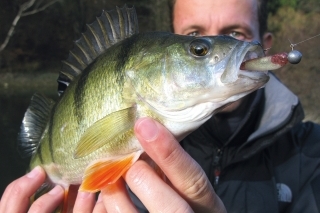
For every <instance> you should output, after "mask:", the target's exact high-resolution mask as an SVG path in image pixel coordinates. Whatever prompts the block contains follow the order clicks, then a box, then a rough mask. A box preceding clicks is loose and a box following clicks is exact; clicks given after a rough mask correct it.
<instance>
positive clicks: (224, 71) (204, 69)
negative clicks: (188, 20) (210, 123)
mask: <svg viewBox="0 0 320 213" xmlns="http://www.w3.org/2000/svg"><path fill="white" fill-rule="evenodd" d="M175 36H177V37H174V39H171V40H170V38H167V39H166V42H168V43H170V44H169V45H162V46H161V49H157V51H158V52H160V53H159V54H155V53H153V54H152V55H153V57H154V55H158V56H157V57H155V58H154V59H153V60H152V61H149V62H148V63H145V64H148V66H145V67H144V68H143V69H140V71H139V72H136V73H135V74H133V73H131V74H129V76H130V79H131V81H133V82H134V83H133V84H134V85H135V86H134V87H135V88H134V89H135V91H136V93H138V96H139V98H140V100H142V102H145V103H147V105H148V106H149V107H150V108H151V109H152V110H154V111H155V112H156V113H157V114H159V115H161V116H162V117H165V119H167V120H171V121H181V122H189V121H190V122H198V123H197V125H199V124H200V123H204V122H205V121H206V120H207V119H209V118H210V117H211V116H212V115H213V114H214V112H215V111H216V110H217V109H218V108H220V107H222V106H224V105H226V104H228V103H231V102H234V101H236V100H238V99H240V98H242V97H244V96H245V95H247V94H249V93H250V92H252V91H255V90H257V89H259V88H261V87H263V86H264V85H265V84H266V83H267V81H268V80H269V76H268V72H267V71H265V72H262V71H246V70H240V65H241V63H242V62H243V61H245V60H248V59H252V58H258V57H263V56H264V51H263V49H262V47H261V45H260V44H259V43H257V42H245V41H240V40H236V39H234V38H232V37H229V36H203V37H191V36H178V35H175ZM155 43H156V42H155ZM163 43H164V42H163ZM149 51H152V48H150V49H149ZM144 56H145V60H148V59H147V58H148V57H147V54H145V55H144ZM146 67H148V68H146Z"/></svg>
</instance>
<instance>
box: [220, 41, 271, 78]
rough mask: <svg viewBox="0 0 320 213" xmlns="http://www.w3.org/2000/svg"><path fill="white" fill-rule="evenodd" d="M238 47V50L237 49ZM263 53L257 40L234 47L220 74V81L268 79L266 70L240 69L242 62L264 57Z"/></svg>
mask: <svg viewBox="0 0 320 213" xmlns="http://www.w3.org/2000/svg"><path fill="white" fill-rule="evenodd" d="M239 49H240V51H239ZM264 56H265V53H264V51H263V48H262V46H261V45H260V43H258V42H250V43H248V42H245V43H244V44H240V45H239V46H238V48H235V49H234V51H233V53H232V54H231V57H230V59H229V62H228V64H227V66H226V69H225V71H224V72H223V74H222V75H221V82H222V83H224V84H229V83H234V82H235V81H237V80H238V79H239V78H249V79H252V80H255V81H260V80H261V81H265V80H268V79H269V77H268V71H267V70H266V71H254V70H244V69H241V68H242V67H241V64H243V62H245V61H248V60H251V59H255V58H261V57H264Z"/></svg>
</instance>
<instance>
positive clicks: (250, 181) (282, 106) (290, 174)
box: [134, 75, 320, 213]
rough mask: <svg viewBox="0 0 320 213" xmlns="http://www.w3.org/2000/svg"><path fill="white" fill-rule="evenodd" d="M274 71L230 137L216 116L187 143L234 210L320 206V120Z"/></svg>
mask: <svg viewBox="0 0 320 213" xmlns="http://www.w3.org/2000/svg"><path fill="white" fill-rule="evenodd" d="M270 77H271V78H270V81H269V82H268V83H267V85H266V86H265V88H264V89H263V90H261V91H264V92H260V93H262V97H260V98H258V99H257V96H258V95H255V98H254V99H253V100H251V102H255V100H258V101H256V102H257V103H255V104H252V105H250V106H249V109H250V110H246V113H245V115H243V116H242V117H241V120H242V121H243V120H244V121H243V122H240V125H239V126H238V127H237V128H235V129H233V130H232V132H233V135H231V137H230V135H229V136H228V138H229V139H228V140H227V142H225V141H224V137H223V133H224V130H223V129H220V130H216V129H215V128H217V129H219V125H218V124H219V122H220V121H219V118H218V117H217V116H215V117H213V118H211V119H210V120H209V121H207V122H206V123H205V124H204V125H202V126H201V127H200V128H199V129H198V130H196V131H194V132H193V133H191V134H190V135H189V136H188V137H186V138H185V139H184V140H183V141H182V142H181V145H182V146H183V148H184V149H185V150H186V151H187V152H188V153H189V154H190V155H191V156H192V157H193V158H194V159H195V160H196V161H197V162H198V163H199V164H200V165H201V166H202V168H203V170H204V171H205V172H206V174H207V176H208V178H209V180H210V181H211V183H212V185H213V186H214V188H215V191H216V193H217V194H218V196H219V197H220V198H221V199H222V201H223V203H224V205H225V206H226V209H227V212H228V213H232V212H237V213H241V212H257V213H273V212H290V213H293V212H299V213H302V212H308V213H313V212H320V126H319V125H317V124H314V123H311V122H306V123H303V122H302V119H303V110H302V107H301V105H300V103H299V100H298V98H297V96H295V95H294V94H293V93H292V92H291V91H290V90H288V89H287V88H286V87H285V86H284V85H283V84H281V83H280V82H279V81H278V80H277V79H276V78H275V77H274V76H273V75H271V76H270ZM258 93H259V92H258ZM260 96H261V94H260ZM261 100H264V101H261ZM217 120H218V121H219V122H218V123H217V122H215V121H217ZM223 125H225V124H222V126H223ZM229 126H230V125H229ZM210 128H211V129H210ZM218 131H219V132H218ZM212 132H216V134H212ZM220 132H221V135H222V136H221V138H219V136H217V135H219V134H218V133H220ZM225 134H226V135H227V134H228V131H226V132H225ZM134 199H135V203H137V205H138V206H141V204H139V203H138V201H137V200H136V198H134ZM141 212H144V211H142V210H141Z"/></svg>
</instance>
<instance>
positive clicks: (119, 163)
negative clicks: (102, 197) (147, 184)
mask: <svg viewBox="0 0 320 213" xmlns="http://www.w3.org/2000/svg"><path fill="white" fill-rule="evenodd" d="M140 155H141V151H138V152H134V153H131V154H129V155H125V156H121V157H119V158H116V159H108V160H99V161H97V162H95V163H94V164H92V165H91V166H89V167H88V168H87V169H86V171H85V174H84V179H83V182H82V184H81V186H80V189H79V190H80V191H87V192H97V191H100V190H101V189H103V188H105V187H106V186H108V185H110V184H114V183H115V182H116V181H117V180H118V179H119V178H120V177H121V176H122V175H123V174H124V173H125V172H126V171H127V170H128V169H129V168H130V167H131V166H132V165H133V163H134V162H135V161H136V160H137V159H138V158H139V156H140Z"/></svg>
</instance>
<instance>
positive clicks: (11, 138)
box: [0, 0, 320, 196]
mask: <svg viewBox="0 0 320 213" xmlns="http://www.w3.org/2000/svg"><path fill="white" fill-rule="evenodd" d="M27 3H33V4H32V6H30V7H29V8H28V9H26V10H25V11H22V9H21V8H26V6H27ZM124 4H127V5H128V6H132V5H134V6H135V8H136V11H137V14H138V20H139V26H140V32H146V31H170V18H169V11H168V4H167V0H1V1H0V45H3V46H2V47H3V50H1V49H0V196H1V195H2V192H3V190H4V189H5V187H6V186H7V185H8V184H9V183H10V182H11V181H12V180H14V179H16V178H18V177H20V176H21V175H23V174H24V173H25V169H26V167H27V165H28V162H29V159H21V158H20V157H19V156H18V154H17V152H16V151H15V150H16V138H17V134H18V131H19V128H20V124H21V121H22V118H23V115H24V112H25V110H26V109H27V107H28V105H29V100H30V98H31V96H32V94H33V93H35V92H41V93H43V94H45V95H47V96H49V97H51V98H52V99H57V92H56V91H57V82H56V79H57V77H58V73H59V70H60V68H61V60H64V59H66V58H67V56H68V52H69V50H70V49H72V47H73V41H74V40H76V39H78V38H79V37H80V35H81V32H84V31H85V30H86V24H87V23H92V22H93V21H94V20H95V17H97V16H100V14H101V12H102V10H112V9H114V8H115V6H119V7H122V6H123V5H124ZM269 9H270V13H269V23H268V25H269V31H271V32H273V33H274V36H275V44H274V46H273V47H272V48H271V50H270V54H273V53H277V52H289V51H290V50H291V49H290V42H289V40H290V41H291V42H292V43H298V42H300V41H302V40H304V39H307V38H309V37H312V36H315V35H317V34H319V33H320V0H269ZM19 14H20V19H18V18H19ZM14 21H17V22H16V26H15V28H14V31H13V33H12V36H11V37H10V39H9V40H8V43H7V44H5V43H6V42H5V41H6V38H7V35H8V32H10V28H11V26H12V23H13V22H14ZM9 34H10V33H9ZM288 39H289V40H288ZM4 44H5V45H4ZM295 49H296V50H299V51H300V52H301V53H302V55H303V59H302V61H301V62H300V64H298V65H287V66H285V67H283V68H282V69H280V70H277V71H275V73H276V75H277V76H278V77H279V78H280V80H282V81H283V82H284V84H285V85H287V86H288V87H289V88H290V89H291V90H292V91H293V92H295V93H296V94H297V95H298V96H299V98H300V100H301V102H302V104H303V106H304V109H305V113H306V118H305V120H311V121H315V122H317V123H320V110H319V106H320V83H319V82H320V36H319V37H317V38H315V39H312V40H309V41H307V42H304V43H301V44H299V45H298V46H296V47H295Z"/></svg>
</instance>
